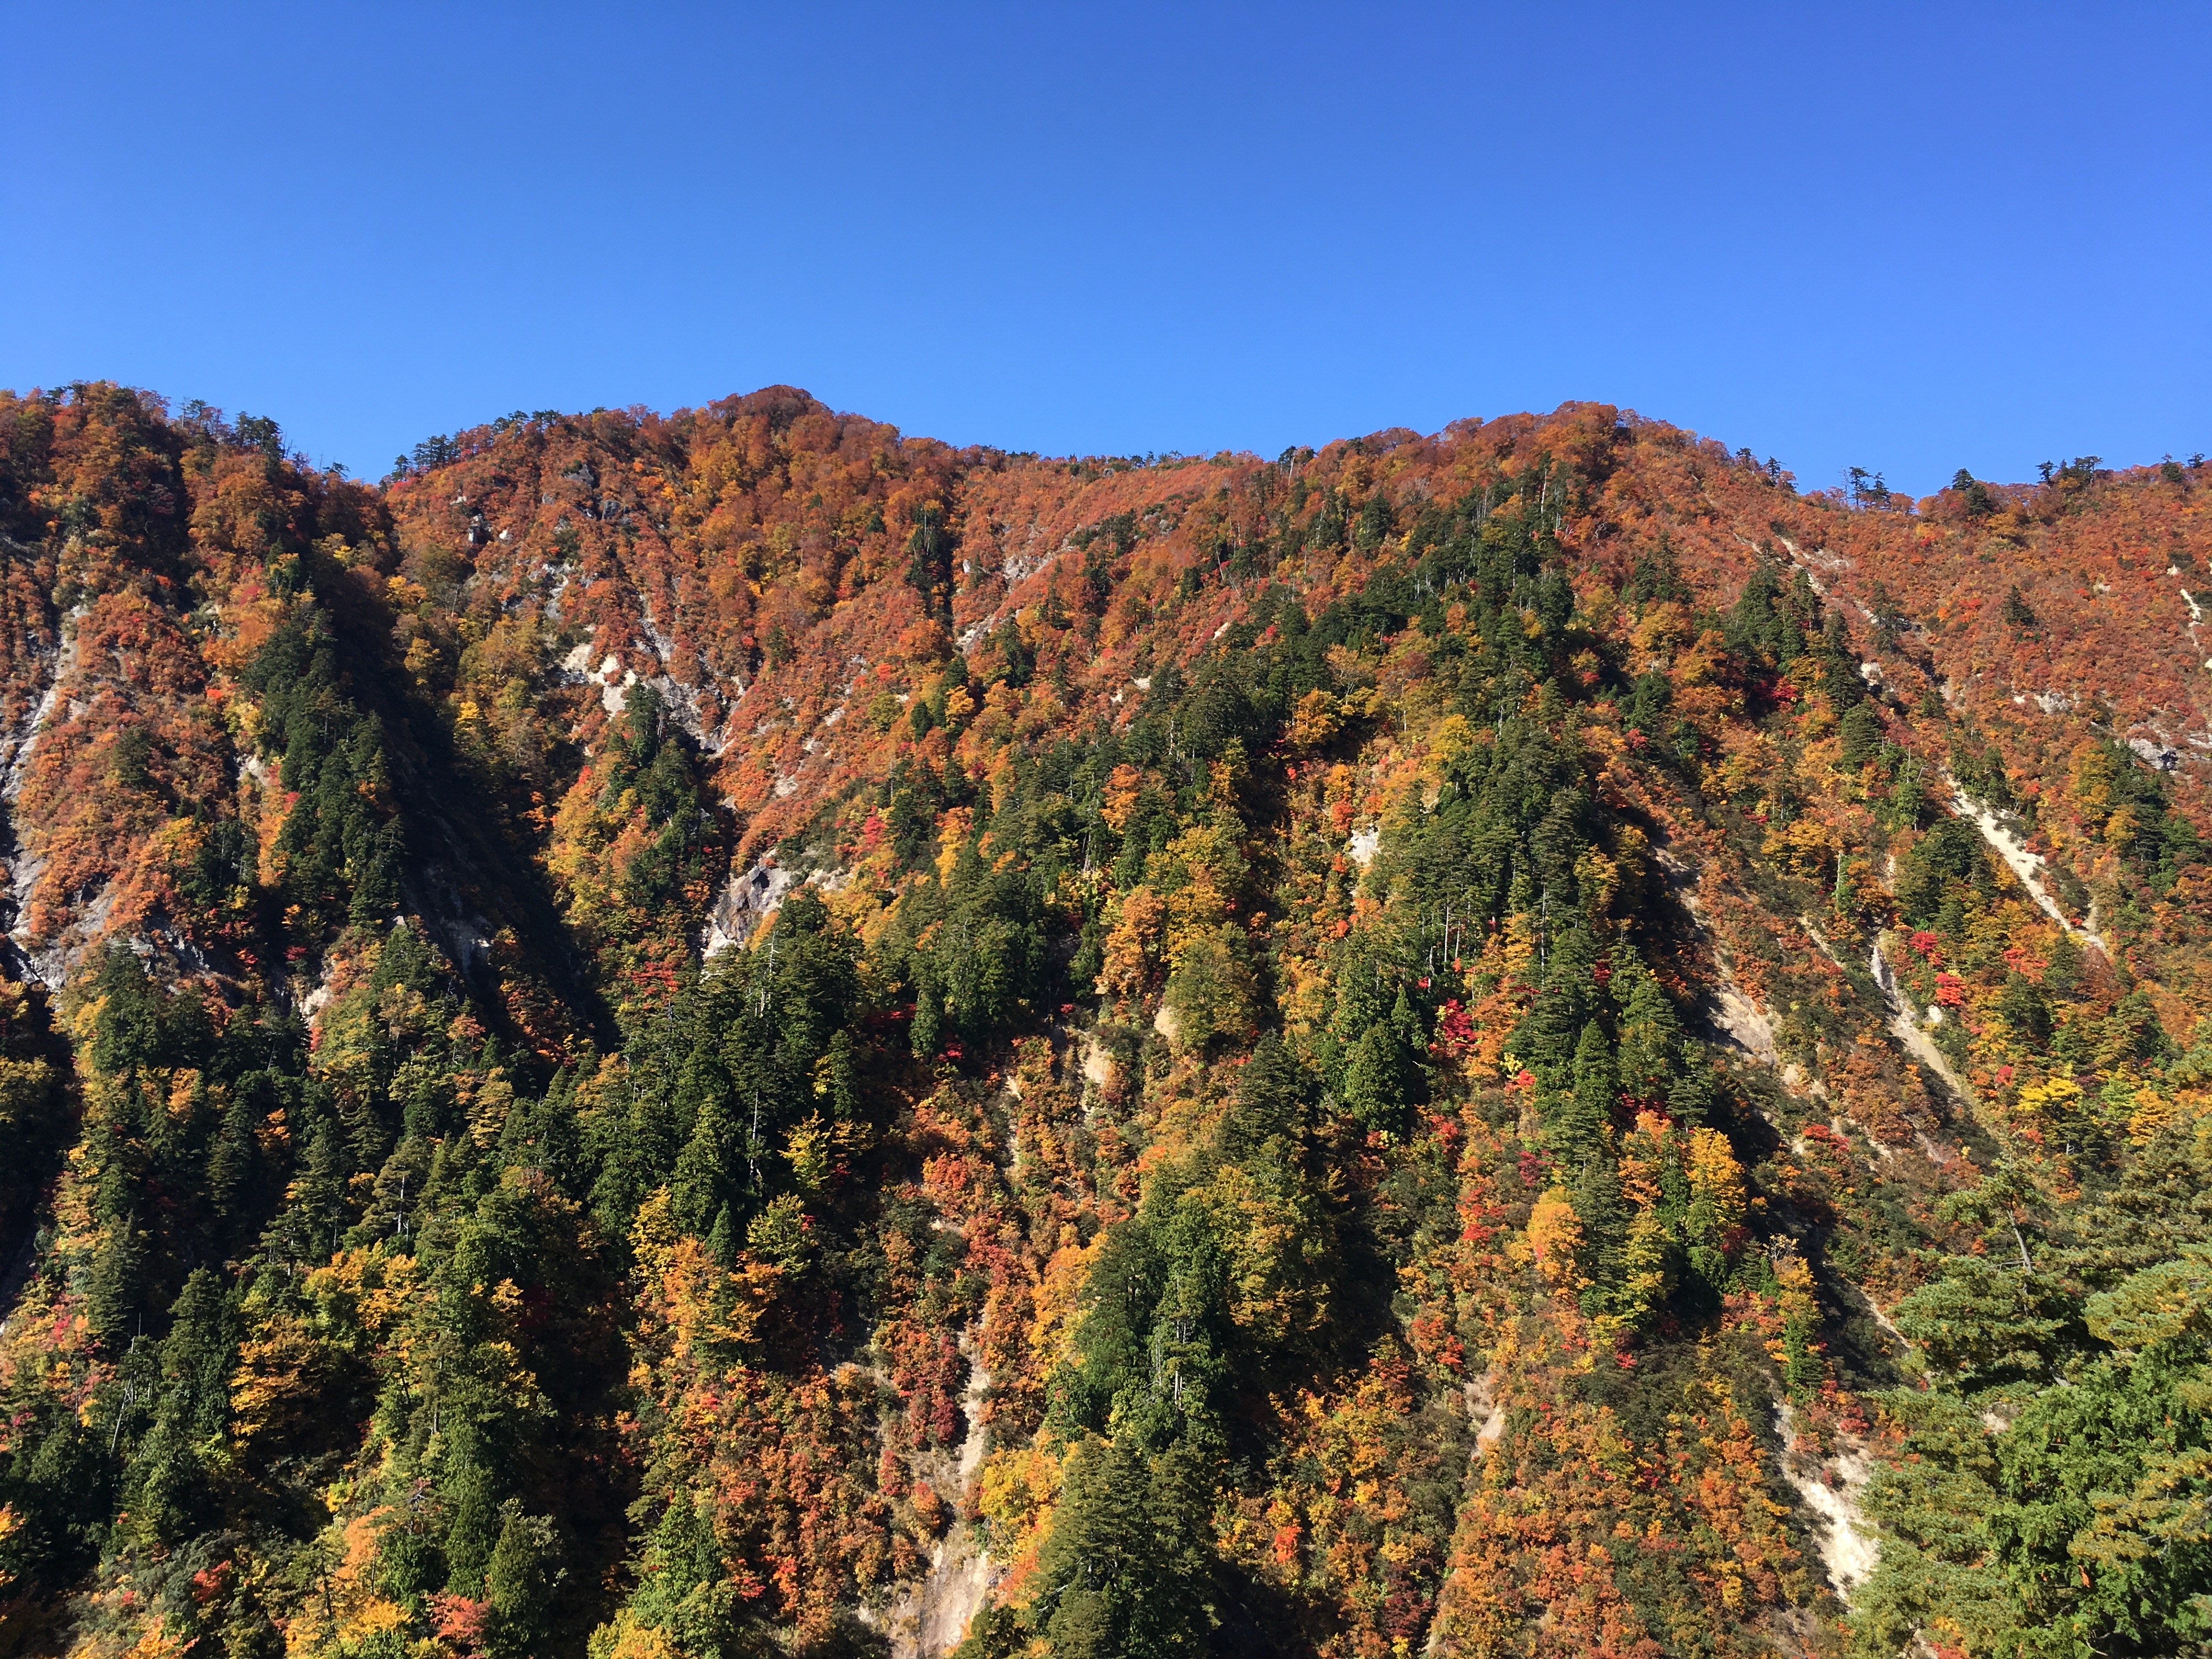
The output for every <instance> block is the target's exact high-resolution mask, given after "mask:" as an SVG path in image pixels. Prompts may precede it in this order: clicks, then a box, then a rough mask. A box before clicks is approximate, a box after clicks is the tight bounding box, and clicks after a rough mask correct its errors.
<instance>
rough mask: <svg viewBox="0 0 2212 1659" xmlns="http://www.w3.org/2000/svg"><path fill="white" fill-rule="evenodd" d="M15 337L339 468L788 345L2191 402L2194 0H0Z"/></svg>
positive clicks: (899, 413)
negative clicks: (745, 3)
mask: <svg viewBox="0 0 2212 1659" xmlns="http://www.w3.org/2000/svg"><path fill="white" fill-rule="evenodd" d="M0 40H5V42H6V45H5V47H4V50H0V92H4V95H5V97H6V99H7V109H8V120H7V123H6V133H7V138H6V143H5V146H4V151H0V223H3V224H4V226H5V235H6V243H7V252H6V254H5V256H4V258H0V385H8V386H15V388H17V389H18V390H23V389H27V388H28V387H30V386H33V385H41V384H43V385H53V384H58V383H61V382H65V381H67V380H73V379H85V378H92V377H98V376H108V377H112V378H116V379H119V380H125V381H130V382H133V383H136V384H138V385H142V386H151V387H154V388H155V389H156V390H159V391H161V392H166V393H167V394H168V395H170V396H171V397H172V398H177V399H182V398H190V397H198V398H206V399H207V400H208V401H210V403H214V404H218V405H220V406H222V407H223V408H225V409H227V410H231V411H232V412H234V413H235V412H236V411H239V410H248V411H251V412H253V413H256V414H266V415H272V416H276V418H277V419H278V420H279V421H281V422H283V426H284V428H285V431H286V432H287V434H288V435H289V437H290V439H291V441H293V442H294V443H295V445H296V446H297V447H301V448H303V449H305V450H306V451H307V453H310V454H311V455H313V456H314V457H315V458H317V459H320V460H325V461H329V460H339V461H343V462H344V463H346V464H347V465H349V466H350V467H352V468H353V469H354V470H355V471H357V472H366V473H369V474H371V475H373V476H374V475H380V474H381V473H382V472H383V471H385V470H386V468H387V467H388V466H389V465H390V462H391V458H392V455H393V454H394V453H396V452H397V451H398V450H399V449H401V448H403V447H407V446H409V445H411V444H412V443H413V442H414V441H416V440H417V439H419V438H422V437H423V436H425V435H428V434H430V433H433V432H444V431H450V430H453V429H454V428H458V427H461V426H465V425H470V424H473V423H475V422H479V421H483V420H486V419H489V418H490V417H492V416H495V415H498V414H501V413H503V412H505V411H507V410H511V409H516V408H523V409H537V408H563V409H575V408H588V407H590V406H592V405H593V404H632V403H642V404H649V405H652V406H653V407H656V408H662V409H666V408H672V407H675V406H677V405H678V404H690V403H698V402H702V401H703V400H705V399H707V398H713V397H717V396H720V395H722V394H724V393H726V392H739V391H745V390H749V389H750V388H752V387H754V386H761V385H764V384H768V383H771V382H775V381H789V382H792V383H794V384H796V385H799V386H805V387H807V388H808V389H809V390H811V392H814V393H815V394H816V395H817V396H818V397H820V398H823V399H824V400H825V401H827V402H829V403H830V404H834V405H836V406H837V407H839V408H841V409H850V410H860V411H861V412H864V413H866V414H868V415H871V416H875V417H877V418H878V419H882V420H886V421H890V422H895V423H896V425H898V426H899V427H900V428H902V429H904V430H905V431H907V432H909V433H927V434H932V435H937V436H939V437H943V438H946V439H949V440H951V441H955V442H959V443H967V442H987V443H995V444H998V445H1000V446H1002V447H1007V448H1011V449H1036V450H1042V451H1044V452H1047V453H1098V452H1110V453H1141V452H1143V451H1146V450H1162V451H1164V450H1169V449H1176V450H1182V451H1187V452H1193V453H1204V452H1208V451H1212V450H1214V449H1217V448H1223V447H1228V448H1241V449H1252V450H1255V451H1258V452H1261V453H1265V454H1269V455H1272V454H1273V453H1276V452H1278V451H1279V450H1280V449H1282V448H1283V447H1285V446H1286V445H1289V444H1291V443H1294V442H1305V443H1311V442H1317V441H1322V440H1325V439H1328V438H1330V437H1334V436H1343V435H1353V434H1358V433H1361V432H1366V431H1370V430H1373V429H1375V428H1380V427H1384V426H1392V425H1403V426H1411V427H1414V428H1420V429H1422V430H1425V431H1426V430H1433V429H1435V428H1437V427H1440V426H1442V425H1443V423H1444V422H1447V421H1449V420H1451V419H1453V418H1454V417H1455V416H1462V415H1484V416H1488V415H1494V414H1498V413H1501V412H1504V411H1507V410H1517V409H1546V408H1549V407H1551V406H1552V405H1553V404H1557V403H1559V402H1560V401H1561V400H1563V399H1566V398H1595V399H1601V400H1605V401H1608V402H1613V403H1617V404H1624V405H1626V406H1629V407H1632V408H1634V409H1637V410H1641V411H1643V412H1644V413H1645V414H1647V415H1651V416H1659V417H1662V418H1664V419H1668V420H1672V421H1674V422H1680V423H1681V424H1684V425H1686V426H1691V427H1694V428H1698V429H1699V430H1700V431H1703V432H1706V433H1709V434H1711V435H1713V436H1715V437H1717V438H1719V439H1721V440H1722V441H1723V442H1725V443H1727V444H1728V445H1729V447H1736V446H1738V445H1748V446H1750V447H1752V448H1753V449H1754V450H1755V451H1756V452H1757V453H1759V455H1760V456H1761V457H1764V456H1766V455H1768V454H1773V455H1776V456H1778V458H1779V459H1781V460H1782V461H1783V463H1784V465H1788V466H1790V468H1792V469H1793V470H1795V471H1796V472H1797V474H1798V475H1799V477H1800V480H1801V482H1802V483H1805V484H1807V485H1811V486H1817V485H1820V484H1825V483H1834V482H1836V481H1837V479H1838V475H1839V473H1840V472H1841V471H1842V469H1844V467H1846V466H1850V465H1863V466H1865V467H1868V468H1869V469H1881V470H1882V471H1885V472H1886V473H1887V477H1888V478H1889V480H1890V482H1891V483H1892V484H1893V485H1895V486H1899V487H1902V488H1906V489H1911V490H1913V491H1915V492H1924V491H1926V490H1929V489H1934V488H1936V486H1937V485H1938V484H1940V483H1942V482H1944V481H1946V480H1948V477H1949V476H1950V474H1951V472H1952V471H1953V470H1954V469H1955V468H1957V467H1960V466H1966V467H1970V468H1971V469H1972V471H1975V472H1976V473H1977V474H1978V475H1980V476H1983V477H1995V478H2005V479H2008V478H2018V477H2025V476H2027V475H2029V474H2030V473H2031V472H2032V471H2033V466H2034V464H2035V463H2036V462H2038V461H2039V460H2042V459H2046V458H2048V459H2062V458H2063V457H2066V456H2070V455H2073V454H2078V453H2098V454H2101V455H2103V456H2105V457H2106V459H2108V460H2109V461H2129V462H2134V461H2145V460H2156V459H2158V458H2159V457H2160V456H2161V455H2162V454H2165V453H2167V452H2169V451H2171V452H2173V453H2177V454H2183V455H2186V454H2188V453H2191V452H2193V451H2196V450H2198V449H2205V450H2212V319H2208V311H2207V298H2208V294H2212V210H2208V201H2207V194H2208V189H2212V185H2208V167H2212V96H2208V94H2207V90H2206V76H2207V65H2208V64H2212V7H2207V6H2205V5H2203V4H2201V3H2200V4H2194V5H2174V6H2170V7H2163V8H2160V7H2140V8H2130V7H2125V6H2076V7H2069V8H2057V7H2041V6H2034V5H2024V4H2015V5H2002V6H1994V5H1993V6H1989V7H1967V6H1948V7H1947V6H1942V5H1937V4H1925V3H1923V4H1919V5H1912V6H1900V7H1897V8H1895V9H1881V8H1877V7H1872V6H1859V5H1853V6H1826V7H1814V6H1802V7H1800V6H1776V5H1773V4H1771V3H1769V4H1764V5H1758V6H1740V7H1728V6H1711V7H1697V6H1680V5H1676V6H1651V5H1648V4H1646V5H1638V6H1623V7H1620V8H1617V9H1613V8H1603V7H1587V8H1580V9H1577V8H1573V7H1568V6H1562V5H1554V4H1551V3H1544V0H1521V3H1518V4H1516V5H1513V6H1510V7H1497V8H1483V7H1478V6H1472V5H1470V6H1459V7H1418V6H1410V7H1398V8H1386V7H1381V6H1367V7H1345V8H1342V9H1297V8H1289V9H1285V8H1284V7H1281V6H1263V7H1253V8H1249V9H1228V8H1212V9H1209V8H1205V7H1200V6H1195V5H1184V6H1173V7H1161V8H1158V9H1141V8H1138V7H1134V6H1116V7H1084V8H1073V7H1070V8H1065V9H1051V8H1047V7H1042V6H1038V5H1034V4H1032V5H1026V6H1017V7H1007V8H1005V9H984V8H951V7H946V8H932V7H923V6H910V7H884V8H868V7H860V6H854V7H849V8H847V9H843V10H842V12H841V11H838V10H836V9H832V8H827V7H810V6H794V5H790V4H781V5H778V6H775V7H774V8H763V9H757V10H754V9H744V8H740V7H734V6H721V7H702V8H699V9H684V8H678V7H649V6H641V5H619V6H617V5H604V4H602V5H593V6H582V5H563V4H559V3H541V4H538V5H532V6H528V7H515V8H513V9H502V8H495V7H490V6H466V5H452V6H441V7H437V8H429V7H425V8H422V9H407V8H404V7H400V6H396V5H376V6H361V7H356V8H347V7H340V6H332V5H314V4H307V5H300V4H293V5H287V6H283V7H276V6H270V7H254V6H250V5H231V4H226V5H222V6H181V5H176V4H173V3H169V4H163V5H160V6H122V5H107V4H100V3H76V4H70V5H55V4H52V3H35V4H33V3H25V0H0Z"/></svg>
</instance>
